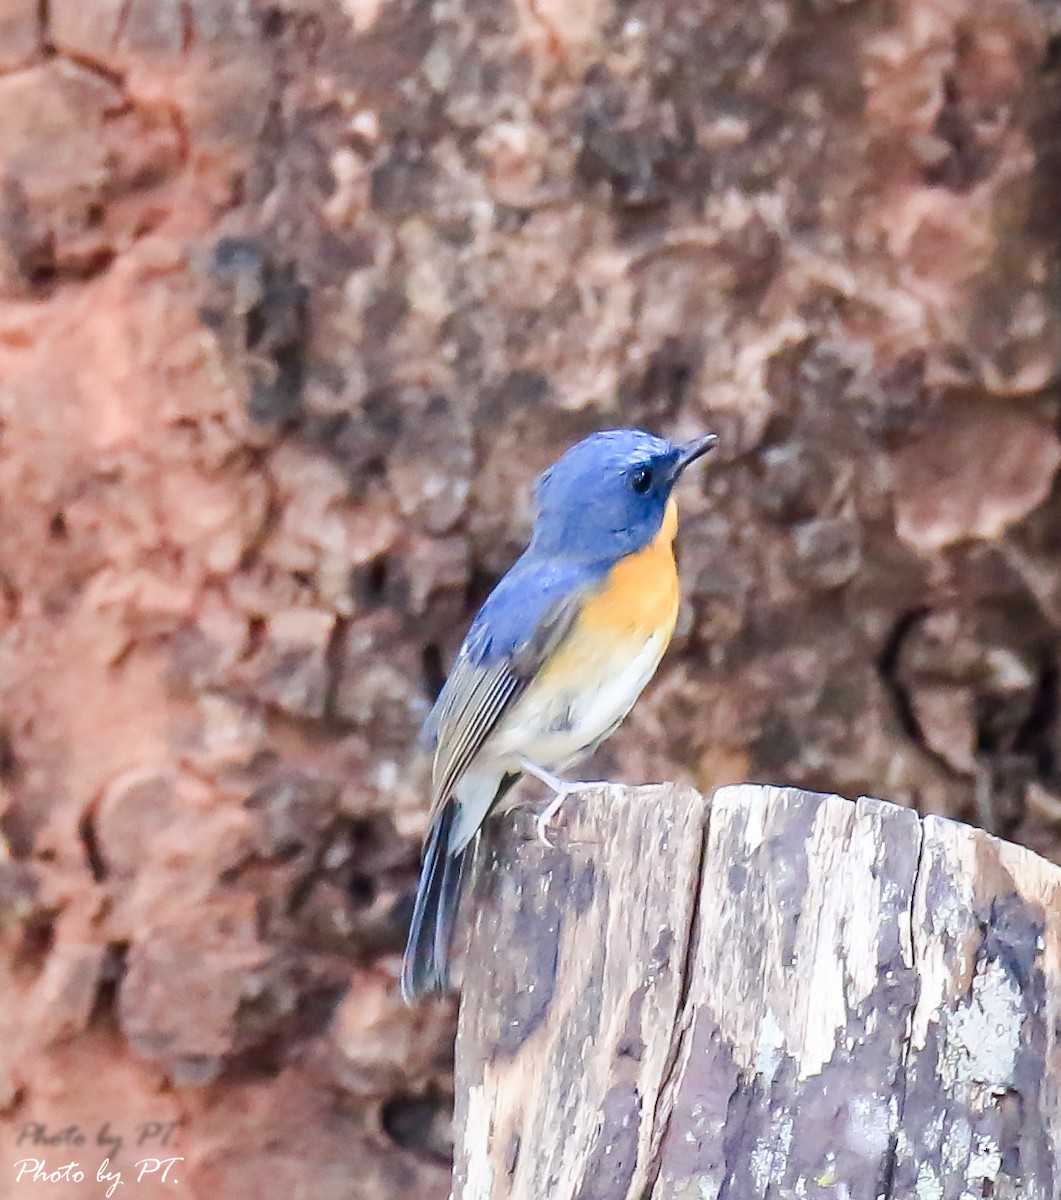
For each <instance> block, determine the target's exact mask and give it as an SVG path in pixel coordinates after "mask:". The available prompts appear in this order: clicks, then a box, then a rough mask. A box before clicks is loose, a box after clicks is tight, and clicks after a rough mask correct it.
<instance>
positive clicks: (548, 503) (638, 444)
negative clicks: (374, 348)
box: [421, 429, 679, 745]
mask: <svg viewBox="0 0 1061 1200" xmlns="http://www.w3.org/2000/svg"><path fill="white" fill-rule="evenodd" d="M678 453H679V451H678V448H677V447H675V446H673V445H672V444H671V443H670V442H667V441H665V440H664V439H663V438H658V437H655V436H654V435H653V434H650V433H645V432H644V431H643V430H640V429H612V430H607V431H604V432H601V433H596V434H591V435H590V436H589V437H587V438H584V439H583V440H582V441H581V442H578V443H577V444H576V445H574V446H572V447H571V448H570V449H569V450H568V451H567V453H566V454H564V455H563V456H562V457H561V458H559V459H558V460H557V461H556V462H555V463H554V464H553V465H552V466H551V467H550V468H549V469H548V470H547V471H545V472H544V473H543V474H542V475H541V476H540V477H539V479H538V483H537V489H536V495H537V501H538V511H537V514H536V518H535V522H534V532H533V535H532V537H531V541H530V545H529V546H528V547H527V549H526V550H525V551H524V552H523V554H522V555H521V556H520V557H519V558H518V559H517V560H516V562H515V563H514V564H513V565H512V567H511V568H510V569H509V571H508V572H507V573H506V574H505V575H504V577H503V578H502V579H501V581H500V582H499V583H498V584H497V586H496V587H495V588H494V590H493V591H492V592H491V593H490V595H489V596H488V597H487V599H486V601H485V602H484V603H483V605H482V607H481V608H480V609H479V612H478V613H477V614H476V616H475V619H474V621H473V622H472V624H471V628H470V629H469V630H468V633H467V636H466V637H465V639H464V642H463V644H462V645H461V649H460V652H459V655H458V658H459V659H462V658H463V659H465V660H466V661H470V662H471V663H473V664H474V665H475V666H477V667H489V666H491V665H492V664H494V663H496V662H497V661H498V660H499V659H501V658H506V659H510V658H511V657H512V656H514V655H515V654H516V653H517V652H518V651H519V650H520V649H521V648H522V647H523V646H525V645H526V644H527V643H528V642H529V641H530V640H531V639H532V638H533V637H534V635H535V633H536V631H537V630H538V629H539V627H540V625H541V622H542V620H543V618H544V617H545V616H546V614H547V613H549V612H550V610H551V609H553V608H554V606H555V605H557V604H559V603H560V602H562V601H563V600H565V599H567V598H568V597H569V596H571V595H572V594H573V593H575V592H579V591H582V590H583V589H585V588H587V587H589V586H590V585H592V584H594V583H597V582H600V581H603V580H604V579H605V578H606V576H607V575H608V572H609V571H610V570H611V569H612V567H613V566H614V565H615V564H616V563H617V562H619V560H620V559H622V558H624V557H626V556H627V555H629V554H634V553H636V552H637V551H638V550H641V549H643V548H644V547H645V546H647V545H648V544H649V543H650V542H651V541H652V539H653V538H654V537H655V536H656V534H657V533H658V532H659V528H660V524H661V522H662V520H663V513H664V510H665V508H666V503H667V496H668V495H669V491H670V488H669V484H668V485H666V486H660V487H659V488H654V489H650V490H649V491H648V492H646V493H638V492H635V491H633V490H632V489H631V488H630V487H629V486H628V483H629V477H630V473H631V472H632V471H635V470H637V469H638V468H641V467H644V466H645V465H652V466H654V467H655V468H656V469H657V470H659V471H661V478H662V477H663V476H662V472H663V471H665V469H666V468H667V466H668V465H670V464H672V463H673V462H674V461H675V460H676V459H677V457H678ZM445 696H446V690H445V689H443V692H442V694H441V695H440V696H439V698H438V700H437V701H436V702H435V706H434V708H432V710H431V712H430V713H429V714H428V717H427V720H426V721H425V723H424V728H423V731H422V733H421V742H422V743H424V742H426V743H427V744H428V745H431V744H433V743H434V741H435V737H436V735H437V723H438V717H439V712H440V708H441V705H442V704H443V703H444V700H445Z"/></svg>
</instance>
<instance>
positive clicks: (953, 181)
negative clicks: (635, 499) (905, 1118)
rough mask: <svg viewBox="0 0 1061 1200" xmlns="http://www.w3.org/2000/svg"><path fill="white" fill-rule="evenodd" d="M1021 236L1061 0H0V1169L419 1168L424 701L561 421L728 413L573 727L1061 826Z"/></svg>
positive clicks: (200, 1184) (421, 1176) (675, 769)
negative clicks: (405, 1000) (636, 689)
mask: <svg viewBox="0 0 1061 1200" xmlns="http://www.w3.org/2000/svg"><path fill="white" fill-rule="evenodd" d="M1059 251H1061V4H1059V3H1058V2H1057V0H280V2H276V3H266V2H265V0H0V831H2V835H3V837H2V839H0V963H2V964H3V965H2V966H0V1131H2V1132H0V1145H2V1146H3V1150H4V1155H5V1156H6V1157H3V1158H0V1195H2V1196H8V1195H10V1196H14V1197H21V1196H26V1195H29V1194H33V1195H35V1196H49V1195H54V1196H64V1197H67V1198H69V1197H71V1196H74V1195H97V1194H102V1189H100V1188H98V1187H97V1186H96V1185H95V1183H91V1185H90V1184H89V1183H85V1184H84V1185H75V1186H71V1185H70V1184H55V1185H53V1186H51V1187H49V1185H45V1184H34V1185H31V1184H29V1183H27V1182H23V1183H21V1184H15V1183H14V1173H13V1171H12V1170H10V1169H9V1162H13V1161H14V1160H15V1159H16V1158H18V1157H21V1156H22V1155H24V1154H26V1153H34V1154H39V1155H41V1156H46V1157H47V1160H48V1162H49V1165H51V1163H52V1161H53V1160H54V1161H55V1163H56V1164H57V1165H58V1164H59V1163H61V1162H66V1161H68V1160H69V1159H71V1158H80V1160H81V1162H82V1164H83V1165H86V1164H87V1166H88V1168H89V1169H90V1170H92V1171H94V1170H95V1167H96V1164H97V1163H98V1162H99V1161H100V1160H101V1159H102V1158H103V1157H104V1154H105V1153H106V1150H105V1149H101V1147H103V1146H104V1142H105V1139H104V1138H102V1137H101V1132H100V1131H101V1127H103V1126H105V1125H107V1124H108V1123H109V1132H110V1133H111V1134H114V1133H118V1134H120V1135H121V1136H123V1137H124V1146H123V1148H122V1150H121V1152H120V1154H119V1155H118V1156H117V1158H116V1160H115V1161H116V1163H117V1165H118V1166H120V1167H125V1168H126V1169H131V1167H132V1163H133V1161H134V1160H135V1159H138V1158H141V1157H143V1150H137V1149H136V1143H135V1139H136V1138H140V1139H144V1138H147V1143H146V1144H147V1145H148V1146H149V1147H154V1146H159V1145H161V1144H162V1142H161V1134H159V1133H157V1132H156V1133H153V1134H150V1135H149V1134H147V1133H145V1132H144V1129H145V1126H150V1125H159V1126H165V1125H167V1124H171V1123H173V1122H179V1129H178V1131H177V1132H176V1133H175V1134H174V1135H173V1137H172V1138H171V1139H169V1141H168V1149H169V1153H172V1154H177V1155H180V1156H182V1158H183V1160H184V1161H183V1162H182V1163H181V1164H179V1166H180V1170H179V1171H177V1172H175V1173H174V1175H175V1178H176V1181H174V1178H170V1179H169V1180H168V1181H167V1183H165V1184H162V1183H161V1182H159V1181H155V1182H154V1183H152V1182H150V1181H148V1182H145V1183H143V1184H142V1185H140V1186H139V1187H138V1188H136V1189H135V1190H136V1194H137V1196H140V1197H143V1198H147V1200H150V1197H152V1196H155V1195H158V1196H168V1197H171V1200H186V1198H191V1197H196V1198H197V1197H210V1198H211V1200H241V1198H243V1197H256V1198H264V1200H271V1198H272V1197H277V1198H281V1197H282V1198H283V1200H290V1197H292V1196H302V1195H312V1196H313V1197H314V1198H315V1200H332V1198H335V1200H339V1198H353V1200H360V1198H361V1197H365V1198H366V1200H387V1198H390V1197H398V1196H403V1197H410V1196H414V1197H417V1198H423V1200H434V1198H435V1197H438V1198H442V1197H444V1196H445V1195H446V1194H447V1190H448V1171H449V1165H448V1155H449V1147H450V1131H449V1111H450V1105H451V1101H452V1095H451V1092H452V1081H451V1065H452V1037H453V1030H454V1020H455V1006H454V1004H453V1003H452V1002H451V1001H449V1000H445V1001H439V1002H437V1003H432V1004H428V1005H426V1006H424V1007H423V1008H421V1009H419V1010H415V1011H410V1010H406V1009H404V1008H403V1007H402V1006H401V1005H400V1002H399V1001H398V999H397V997H396V989H395V976H396V969H397V964H398V958H399V954H400V951H401V947H402V943H403V939H404V934H405V924H406V922H407V919H408V913H409V906H410V901H411V894H412V890H413V887H414V884H415V878H416V872H417V862H418V854H419V839H420V836H421V834H422V833H423V831H424V828H425V824H426V807H427V796H426V793H425V790H424V788H423V785H422V780H421V778H420V776H419V775H418V773H417V771H416V769H415V768H414V765H413V763H412V761H411V757H410V744H411V742H412V739H413V738H414V736H415V732H416V730H417V728H418V726H419V723H420V721H421V719H422V717H423V715H424V713H425V712H426V710H427V707H428V706H429V704H430V702H431V699H432V697H433V695H434V694H435V692H436V691H437V689H438V688H439V686H440V684H441V681H442V679H443V678H444V674H445V671H446V669H447V666H448V663H449V661H450V658H451V655H452V654H453V651H454V649H455V647H456V646H457V644H458V643H459V640H460V638H461V636H462V635H463V633H464V630H465V627H466V624H467V621H468V619H469V617H470V615H471V614H472V612H473V611H474V609H475V608H476V606H477V605H478V603H479V602H480V601H481V600H482V599H483V597H484V596H485V595H486V593H487V592H488V590H489V589H490V587H491V586H492V584H493V583H494V582H495V581H496V580H497V578H498V577H499V575H500V574H501V573H502V572H503V571H504V570H505V569H506V567H507V566H508V565H509V563H510V562H511V560H512V559H513V557H514V556H515V555H516V554H517V553H518V551H519V549H520V548H521V545H522V543H523V540H524V539H525V537H526V535H527V533H528V530H529V526H530V521H531V515H532V510H531V484H532V481H533V478H534V476H535V475H536V474H537V472H539V471H540V470H541V469H543V468H544V467H545V466H546V465H547V464H548V463H549V462H550V461H551V460H552V459H553V458H555V457H556V456H557V455H558V454H559V453H560V452H561V451H562V450H563V449H564V448H565V447H566V446H567V445H569V444H570V443H571V442H572V441H574V440H575V439H577V438H579V437H580V436H582V435H583V434H585V433H587V432H588V431H590V430H592V429H597V428H602V427H608V426H614V425H619V424H634V425H639V426H643V427H645V428H648V429H651V430H654V431H657V432H662V433H665V434H668V435H672V436H676V437H691V436H693V435H695V434H697V433H699V432H702V431H704V430H717V431H718V432H719V433H720V434H721V436H722V444H721V448H720V450H719V451H718V452H717V453H716V454H715V455H714V456H713V458H712V460H711V463H710V466H709V467H708V468H707V470H706V471H704V472H702V473H699V474H698V476H697V477H696V478H690V479H688V480H687V481H686V482H685V483H684V485H683V487H682V489H681V497H680V499H681V503H682V512H683V520H682V529H681V533H680V537H679V543H680V557H681V562H682V572H683V586H684V589H685V606H684V614H683V618H682V622H681V624H680V626H679V632H678V635H677V637H676V640H675V645H674V649H673V651H672V652H671V654H670V655H669V656H668V658H667V660H666V661H665V663H664V666H663V668H662V669H661V671H660V674H659V677H658V679H657V681H656V682H655V684H654V685H653V686H652V687H651V688H650V689H649V691H648V692H647V693H646V695H645V697H644V698H643V700H642V702H641V703H640V705H639V706H638V707H637V708H636V709H635V711H634V714H633V716H632V717H631V719H630V720H629V721H628V722H627V724H626V726H625V727H624V728H623V730H622V731H621V733H620V734H619V735H618V736H617V737H616V738H615V739H614V741H613V742H612V743H610V744H609V745H608V746H607V747H606V748H605V750H604V751H602V752H601V754H600V755H599V756H598V761H597V762H596V763H595V764H593V771H592V772H591V773H592V774H596V773H597V772H604V773H606V774H607V775H608V776H611V777H614V778H616V779H619V780H623V781H626V782H641V781H646V780H660V779H679V780H686V781H690V782H692V783H694V784H695V785H696V786H698V787H699V788H701V789H705V790H707V789H710V788H712V787H714V786H716V785H718V784H722V783H728V782H733V781H736V780H759V781H769V782H776V783H789V784H799V785H802V786H805V787H809V788H815V789H828V790H831V791H833V790H834V791H838V792H840V793H843V794H845V795H848V796H857V795H858V794H860V793H871V794H874V795H877V796H881V797H883V798H886V799H889V800H893V801H896V802H898V803H901V804H906V805H911V806H914V807H916V808H917V809H919V810H920V811H921V812H924V813H942V814H946V815H948V816H952V817H956V818H958V819H961V820H965V821H972V822H976V823H979V824H982V825H985V826H987V827H988V828H990V829H992V830H993V831H994V832H996V833H998V834H1000V835H1002V836H1004V837H1007V838H1010V839H1013V840H1016V841H1019V842H1022V843H1024V844H1027V845H1029V846H1032V847H1033V848H1034V849H1036V850H1037V851H1038V852H1040V853H1041V854H1045V855H1047V856H1048V857H1050V858H1053V859H1054V860H1055V861H1061V712H1059V668H1061V662H1059V632H1061V553H1059V552H1061V486H1059V485H1058V482H1057V479H1058V464H1059V461H1061V445H1059V439H1058V431H1059V416H1061V388H1059V383H1061V254H1059ZM35 1127H36V1128H39V1130H40V1131H41V1132H40V1133H39V1135H35V1134H34V1133H33V1129H34V1128H35ZM71 1128H74V1129H76V1130H78V1131H80V1134H81V1136H82V1138H83V1141H82V1142H80V1143H79V1142H77V1141H76V1140H75V1141H71V1140H70V1138H71V1137H72V1136H73V1135H68V1136H67V1138H66V1140H65V1141H64V1140H63V1138H62V1137H59V1138H58V1140H55V1138H56V1135H57V1134H58V1135H62V1134H63V1131H69V1130H70V1129H71ZM27 1130H28V1131H29V1132H27ZM47 1138H52V1139H53V1140H52V1141H51V1142H48V1141H46V1140H43V1139H47ZM34 1147H36V1149H34Z"/></svg>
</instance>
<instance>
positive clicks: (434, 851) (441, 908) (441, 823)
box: [401, 798, 471, 1004]
mask: <svg viewBox="0 0 1061 1200" xmlns="http://www.w3.org/2000/svg"><path fill="white" fill-rule="evenodd" d="M456 815H457V805H456V802H455V801H454V800H453V799H452V798H450V799H449V800H447V801H446V803H445V804H444V805H443V806H442V808H441V809H440V810H439V812H438V814H437V815H436V817H435V819H434V821H433V822H432V824H431V829H430V831H429V832H428V835H427V841H426V842H425V843H424V855H423V862H422V865H421V868H420V882H419V884H418V885H417V888H416V903H415V904H414V905H413V919H412V924H411V925H410V927H409V940H408V942H406V945H405V958H404V959H403V961H402V978H401V988H402V996H403V998H404V999H405V1002H406V1003H407V1004H413V1003H415V1002H416V1001H417V1000H419V999H420V997H421V996H423V995H425V994H426V993H427V992H431V991H437V992H441V991H444V990H445V989H446V987H447V986H448V985H449V955H450V949H451V947H452V945H453V930H454V926H455V924H456V920H457V908H458V906H459V905H460V895H461V880H462V878H463V876H464V866H465V862H466V860H467V858H468V855H469V853H470V851H471V847H470V846H464V847H463V848H462V849H460V850H458V851H457V852H456V853H453V852H452V848H451V842H452V834H453V825H454V821H455V819H456Z"/></svg>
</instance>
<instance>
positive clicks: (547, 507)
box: [400, 429, 718, 1004]
mask: <svg viewBox="0 0 1061 1200" xmlns="http://www.w3.org/2000/svg"><path fill="white" fill-rule="evenodd" d="M717 441H718V437H717V435H716V434H713V433H709V434H706V435H704V436H702V437H698V438H695V439H694V440H692V441H689V442H684V443H681V444H675V443H673V442H671V441H668V440H666V439H665V438H662V437H657V436H655V435H653V434H651V433H647V432H645V431H644V430H641V429H610V430H602V431H599V432H597V433H593V434H590V435H589V436H588V437H586V438H583V440H582V441H580V442H578V443H576V444H575V445H574V446H572V447H570V449H568V450H567V451H566V452H565V453H564V454H563V455H562V456H561V457H560V458H559V459H557V461H556V462H555V463H553V465H552V466H550V467H549V468H548V469H547V470H546V471H545V472H543V473H542V475H541V476H540V477H539V478H538V481H537V485H536V489H535V496H536V514H535V518H534V525H533V529H532V533H531V537H530V541H529V543H528V545H527V548H526V550H524V552H523V553H522V554H521V555H520V557H519V558H518V559H517V560H516V562H515V563H514V564H513V565H512V566H511V567H510V568H509V570H508V571H507V573H506V574H505V575H504V576H502V578H501V580H500V581H499V582H498V583H497V585H496V586H495V587H494V589H493V591H492V592H491V593H490V595H489V596H488V597H487V598H486V600H485V601H484V602H483V604H482V607H481V608H480V609H479V611H478V613H477V614H476V616H475V618H474V619H473V621H472V623H471V626H470V627H469V629H468V632H467V635H466V636H465V638H464V641H463V643H462V644H461V647H460V649H459V650H458V652H457V655H456V658H455V660H454V662H453V666H452V668H451V670H450V673H449V676H448V678H447V680H446V682H445V684H444V686H443V688H442V690H441V692H440V693H439V695H438V699H437V700H436V702H435V704H434V707H433V708H432V709H431V712H430V713H429V714H428V717H427V719H426V721H425V723H424V727H423V730H422V732H421V743H422V745H424V746H425V747H426V748H427V749H428V751H429V752H431V753H432V755H433V757H432V767H431V791H432V805H431V815H430V824H429V828H428V833H427V836H426V838H425V840H424V845H423V852H422V856H421V867H420V877H419V882H418V885H417V890H416V898H415V901H414V904H413V913H412V918H411V922H410V927H409V935H408V941H407V944H406V948H405V955H404V958H403V962H402V971H401V979H400V986H401V992H402V996H403V997H404V999H405V1001H406V1003H407V1004H414V1003H416V1002H417V1001H418V1000H419V999H421V998H422V997H423V996H425V995H427V994H429V993H431V992H442V991H445V990H446V988H447V987H448V986H449V959H450V953H451V949H452V943H453V935H454V929H455V924H456V918H457V910H458V907H459V903H460V897H461V890H462V883H463V881H464V877H465V874H466V871H467V866H468V861H469V859H470V858H471V854H472V850H473V842H474V840H475V838H476V835H477V834H478V832H479V829H480V827H481V826H482V824H483V822H484V820H485V819H486V817H487V815H488V814H489V813H490V812H491V811H492V810H494V809H495V808H496V807H497V806H498V805H499V804H500V802H501V801H502V799H503V798H504V797H505V795H506V794H507V792H508V791H509V790H510V789H511V787H512V786H513V785H514V784H515V783H516V782H517V781H518V780H519V779H520V778H522V777H523V776H525V775H527V776H531V777H533V778H536V779H538V780H540V781H541V782H542V783H544V784H545V785H546V787H547V788H549V789H550V791H551V792H552V793H553V799H552V802H551V803H550V804H549V805H547V807H546V808H545V809H544V810H543V812H542V813H541V814H540V815H539V817H538V819H537V832H538V836H539V837H540V838H541V840H542V841H545V842H547V843H548V836H547V829H548V824H549V822H550V821H551V820H552V819H553V818H554V817H555V815H556V813H557V811H558V810H559V807H560V805H561V804H562V802H563V801H564V799H565V798H567V797H568V796H570V795H571V794H573V793H574V792H577V791H578V790H579V789H581V788H584V787H586V786H588V785H587V784H585V783H577V782H572V781H569V780H567V779H565V778H563V777H562V776H561V775H560V774H559V773H560V772H565V771H567V770H569V769H570V768H571V767H573V766H574V765H575V764H576V763H577V762H578V761H579V760H580V759H582V758H584V757H585V756H586V755H588V754H591V753H592V752H593V751H594V750H595V749H596V748H597V747H598V746H599V745H600V744H601V743H602V742H603V741H604V740H605V739H606V738H608V737H609V736H610V735H611V734H612V733H614V732H615V730H616V729H617V728H618V726H619V725H620V724H621V723H622V721H623V720H624V718H625V717H626V716H627V714H628V713H629V712H630V710H631V709H632V708H633V706H634V704H635V702H636V701H637V699H638V697H639V696H640V694H641V692H642V690H643V689H644V688H645V686H646V684H647V683H648V682H649V680H650V679H651V678H652V677H653V675H654V674H655V673H656V668H657V667H658V666H659V663H660V660H661V659H662V657H663V654H664V651H665V650H666V649H667V646H668V644H669V643H670V640H671V636H672V634H673V633H674V627H675V624H676V622H677V619H678V608H679V596H680V593H679V584H678V569H677V562H676V559H675V552H674V540H675V535H676V533H677V529H678V508H677V504H676V502H675V499H674V497H673V495H672V494H671V493H672V490H673V488H674V485H675V483H676V482H677V481H678V479H679V477H680V476H681V474H682V472H683V471H685V470H686V469H687V468H688V467H689V466H690V465H691V464H692V463H694V462H696V461H697V460H698V459H700V458H701V457H702V456H703V455H704V454H706V453H707V452H708V451H709V450H711V448H712V447H713V446H715V444H716V443H717Z"/></svg>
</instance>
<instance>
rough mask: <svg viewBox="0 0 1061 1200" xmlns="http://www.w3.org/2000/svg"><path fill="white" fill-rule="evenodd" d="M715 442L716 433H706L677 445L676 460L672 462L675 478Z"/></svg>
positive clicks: (712, 446)
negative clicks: (682, 444)
mask: <svg viewBox="0 0 1061 1200" xmlns="http://www.w3.org/2000/svg"><path fill="white" fill-rule="evenodd" d="M717 443H718V434H717V433H706V434H704V436H703V437H699V438H694V439H693V440H692V441H691V442H686V443H685V445H684V446H679V447H678V461H677V462H676V463H675V464H674V477H675V479H677V477H678V476H679V475H680V474H681V473H682V471H684V470H685V468H686V467H687V466H689V465H690V463H694V462H696V460H697V459H698V458H702V457H703V456H704V455H705V454H706V453H707V452H708V450H711V449H713V448H714V446H715V445H716V444H717Z"/></svg>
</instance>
